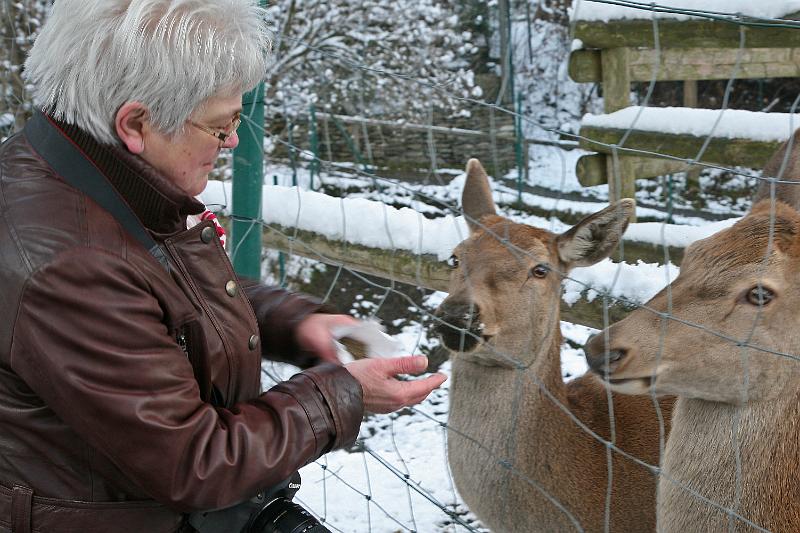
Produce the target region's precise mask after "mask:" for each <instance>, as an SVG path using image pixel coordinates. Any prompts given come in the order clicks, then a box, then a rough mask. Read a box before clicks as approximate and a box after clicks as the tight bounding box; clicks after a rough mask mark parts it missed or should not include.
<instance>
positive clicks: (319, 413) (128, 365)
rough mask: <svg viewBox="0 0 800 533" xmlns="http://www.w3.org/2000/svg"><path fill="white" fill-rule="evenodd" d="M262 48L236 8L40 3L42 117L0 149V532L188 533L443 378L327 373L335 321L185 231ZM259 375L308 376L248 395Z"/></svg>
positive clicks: (179, 2) (238, 1) (372, 366)
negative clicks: (46, 11) (196, 522)
mask: <svg viewBox="0 0 800 533" xmlns="http://www.w3.org/2000/svg"><path fill="white" fill-rule="evenodd" d="M268 45H269V42H268V34H267V31H266V29H265V26H264V12H263V11H262V10H260V9H259V8H258V7H256V6H255V5H254V0H57V1H56V2H55V4H54V7H53V10H52V13H51V15H50V18H49V19H48V21H47V23H46V24H45V25H44V27H43V28H42V31H41V34H40V36H39V37H38V39H37V41H36V43H35V45H34V47H33V49H32V51H31V54H30V57H29V58H28V60H27V62H26V64H25V76H26V79H27V81H28V82H29V83H30V84H31V85H32V86H33V87H34V95H35V98H36V101H37V104H38V105H39V106H40V108H41V109H42V110H43V112H44V113H43V114H37V115H36V116H35V117H34V119H32V120H31V121H30V122H29V124H28V126H26V129H25V131H24V132H22V133H20V134H18V135H16V136H14V137H12V138H11V139H9V140H8V141H7V142H6V143H5V144H4V145H2V147H0V191H1V192H0V256H2V268H0V294H2V302H3V306H2V312H0V313H1V315H0V316H2V319H0V532H3V531H5V532H8V531H14V532H15V533H27V532H30V531H32V530H36V531H43V532H58V531H70V532H74V531H92V532H95V531H97V532H100V531H103V532H106V531H109V532H110V531H114V532H137V533H140V532H148V533H152V532H167V531H188V530H190V529H189V526H188V525H187V524H186V518H185V514H184V513H188V512H191V511H195V510H200V509H216V508H223V507H226V506H230V505H234V504H236V503H238V502H240V501H242V500H246V499H247V498H249V497H250V496H252V495H254V494H255V493H256V492H258V491H259V490H260V489H263V488H268V487H270V486H272V485H274V484H277V483H278V482H280V481H282V480H284V479H285V478H287V477H288V476H290V475H291V474H292V473H293V472H294V471H296V470H297V469H298V468H299V467H301V466H303V465H305V464H307V463H309V462H311V461H313V460H315V459H316V458H318V457H319V456H320V455H322V454H324V453H326V452H328V451H330V450H334V449H337V448H342V447H346V446H349V445H351V444H352V443H353V442H354V440H355V438H356V435H357V433H358V427H359V424H360V421H361V418H362V415H363V412H364V410H365V409H368V410H372V411H377V412H389V411H392V410H394V409H398V408H400V407H402V406H405V405H410V404H412V403H416V402H418V401H421V400H422V399H423V398H424V397H425V396H427V394H428V393H429V392H430V391H431V390H432V389H433V388H435V387H437V386H438V385H439V384H441V382H442V381H443V380H444V377H443V376H440V375H435V376H430V377H428V378H426V379H423V380H419V381H413V382H401V381H398V380H396V379H395V376H396V375H397V374H398V373H419V372H421V371H423V369H424V368H425V366H426V360H425V358H424V357H406V358H396V359H388V360H364V361H359V362H356V363H352V364H350V365H347V366H344V367H343V366H341V365H339V364H338V362H337V361H336V355H335V350H334V349H333V343H332V339H331V335H330V331H329V330H330V328H331V326H333V325H337V324H350V323H351V322H353V319H352V318H349V317H346V316H343V315H333V314H326V313H325V312H324V311H323V309H322V307H321V305H320V303H319V302H317V301H315V300H313V299H311V298H307V297H303V296H300V295H295V294H290V293H287V292H285V291H283V290H281V289H277V288H270V287H266V286H263V285H261V284H259V283H255V282H252V283H246V282H244V281H243V280H239V279H237V277H236V275H235V274H234V272H233V270H232V268H231V265H230V263H229V262H228V258H227V256H226V255H225V253H224V251H223V249H222V247H221V245H220V242H219V239H218V237H217V234H216V232H215V231H214V230H213V226H212V223H211V222H209V221H206V222H203V223H200V224H198V225H196V226H194V227H192V228H191V229H188V230H187V229H186V219H187V216H189V215H195V214H197V213H199V212H201V211H202V210H203V206H202V204H200V203H199V202H197V201H196V200H195V199H194V196H195V195H197V194H198V193H199V192H201V191H202V190H203V189H204V187H205V186H206V182H207V177H208V172H209V171H210V170H211V169H212V167H213V165H214V163H215V161H216V160H217V156H218V155H219V151H220V149H222V148H233V147H235V146H236V144H237V142H238V137H237V134H236V127H237V125H238V124H239V113H240V111H241V100H242V93H243V92H245V91H248V90H250V89H251V88H252V87H254V86H255V84H256V83H257V82H258V81H259V80H260V78H261V77H262V76H263V74H264V72H265V68H266V64H265V63H266V61H267V49H268ZM89 175H91V176H95V177H99V178H100V181H104V182H105V183H106V185H104V186H103V187H105V188H106V190H112V191H114V194H112V195H111V196H114V195H118V197H119V198H122V199H123V200H124V202H119V201H118V199H117V205H123V206H126V207H125V209H127V212H128V213H129V214H130V213H132V214H133V215H134V216H133V217H129V219H130V220H133V221H134V222H131V221H130V220H128V221H127V222H123V221H122V218H124V217H122V216H120V215H119V214H118V213H115V211H114V209H113V208H112V209H110V210H109V208H108V205H106V203H105V200H103V199H102V198H99V197H100V196H102V194H99V195H98V194H97V190H95V185H91V186H88V187H87V186H85V185H84V187H85V188H81V187H80V186H77V187H76V185H75V183H74V180H78V181H81V180H84V179H85V178H87V176H89ZM88 181H90V180H88ZM98 183H99V182H98ZM108 184H110V189H109V188H108V187H107V185H108ZM103 187H100V186H99V185H97V188H99V189H103ZM112 204H113V202H112ZM123 210H124V209H123ZM137 224H138V226H137ZM137 227H138V228H143V229H144V231H141V232H138V231H137ZM148 240H149V241H152V243H154V244H153V246H152V247H150V246H149V245H148V244H147V242H149V241H148ZM261 357H270V358H280V359H282V360H288V361H293V362H295V363H297V364H299V365H301V366H304V367H307V369H306V370H305V371H303V372H302V373H300V374H298V375H296V376H294V377H293V378H292V379H290V380H289V381H286V382H283V383H280V384H278V385H277V386H275V387H273V388H272V389H271V390H269V391H267V392H263V393H262V392H261V390H260V379H259V378H260V361H261ZM9 527H10V529H9Z"/></svg>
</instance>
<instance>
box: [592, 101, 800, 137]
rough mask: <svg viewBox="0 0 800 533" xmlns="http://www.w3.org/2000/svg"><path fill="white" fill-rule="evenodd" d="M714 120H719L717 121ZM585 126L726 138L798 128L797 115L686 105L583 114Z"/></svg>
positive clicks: (782, 134) (788, 133)
mask: <svg viewBox="0 0 800 533" xmlns="http://www.w3.org/2000/svg"><path fill="white" fill-rule="evenodd" d="M717 121H719V123H718V124H717ZM582 123H583V125H585V126H595V127H602V128H618V129H628V128H635V129H637V130H644V131H654V132H660V133H669V134H676V135H694V136H697V137H704V136H708V135H711V134H712V133H713V135H714V136H715V137H723V138H727V139H753V140H756V141H785V140H786V139H788V138H789V137H790V136H791V134H792V132H793V131H794V130H795V129H797V128H798V127H800V115H799V114H791V113H759V112H756V111H742V110H738V109H725V110H718V109H692V108H688V107H639V106H631V107H626V108H624V109H620V110H619V111H615V112H614V113H609V114H603V115H593V114H586V115H584V117H583V121H582Z"/></svg>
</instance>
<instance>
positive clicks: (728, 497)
mask: <svg viewBox="0 0 800 533" xmlns="http://www.w3.org/2000/svg"><path fill="white" fill-rule="evenodd" d="M798 135H800V134H799V133H795V135H794V138H793V139H792V141H791V142H792V144H791V145H790V144H789V143H788V142H787V143H785V144H784V145H783V146H782V148H781V149H780V150H779V151H778V152H777V153H776V154H775V155H773V157H772V158H771V159H770V161H769V162H768V163H767V165H766V166H765V168H764V175H766V176H780V175H782V174H785V176H786V177H784V178H782V180H781V183H777V184H776V185H775V186H774V200H775V201H774V202H773V201H771V200H772V199H773V198H772V196H773V193H772V192H771V190H770V189H771V188H773V185H772V184H771V183H770V182H769V180H764V181H762V182H761V185H760V186H759V188H758V192H757V194H756V195H755V198H754V201H753V205H752V207H751V209H750V211H749V212H748V213H747V214H746V216H744V217H743V218H742V219H740V220H739V221H737V222H736V223H735V224H734V225H733V226H731V227H729V228H727V229H724V230H722V231H719V232H717V233H715V234H714V235H712V236H710V237H708V238H706V239H703V240H700V241H696V242H694V243H692V244H691V245H690V246H689V247H688V248H687V249H686V251H685V253H684V259H683V261H682V264H681V267H680V273H679V275H678V276H677V278H676V279H675V280H674V281H673V282H672V284H671V285H669V286H667V287H666V288H665V289H664V290H662V291H661V292H659V293H658V294H656V296H654V297H653V298H652V299H651V300H650V301H649V302H647V304H645V306H643V307H641V308H639V309H636V310H634V311H633V312H631V313H630V314H629V315H627V316H626V317H625V318H624V319H623V320H621V321H619V322H617V323H615V324H613V325H611V326H610V327H609V328H608V329H607V330H606V331H604V332H603V334H602V335H598V336H596V337H593V338H591V339H590V340H589V341H588V342H587V344H586V346H585V353H586V357H587V360H588V363H589V366H590V367H591V369H592V370H593V371H594V372H595V373H596V374H597V375H598V376H600V377H602V379H604V380H606V381H607V383H608V386H609V387H610V389H611V390H613V391H615V392H619V393H624V394H648V395H652V394H665V395H674V396H677V400H676V403H675V407H674V411H673V418H672V430H671V433H670V438H669V440H668V441H667V443H666V448H665V450H664V456H663V464H662V473H661V476H660V478H659V490H658V502H657V518H658V529H659V531H664V532H667V533H668V532H686V531H736V532H741V531H773V532H779V531H780V532H784V531H798V528H800V483H799V482H798V479H797V472H798V466H799V465H800V358H798V357H797V355H794V354H797V353H799V352H800V350H798V347H800V314H798V312H797V309H798V306H800V211H799V210H800V189H798V187H799V186H800V183H796V182H797V181H798V180H800V163H799V161H800V158H799V157H798V156H799V155H800V154H798V151H800V137H798ZM784 169H785V170H786V172H783V171H784ZM784 182H786V183H784Z"/></svg>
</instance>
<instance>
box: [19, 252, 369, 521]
mask: <svg viewBox="0 0 800 533" xmlns="http://www.w3.org/2000/svg"><path fill="white" fill-rule="evenodd" d="M163 319H164V315H163V310H162V307H161V306H160V304H159V302H158V301H157V298H155V297H154V295H153V293H152V292H151V291H150V287H149V285H148V283H147V280H146V279H144V278H143V277H142V276H141V274H139V272H138V271H137V270H135V268H134V267H132V266H131V265H130V264H129V263H128V262H126V261H123V260H122V259H120V258H119V257H113V256H110V255H107V254H105V253H101V252H97V251H93V252H91V251H90V252H87V251H86V250H78V251H73V252H70V255H67V256H62V257H60V258H59V259H58V260H57V261H56V262H54V263H51V264H50V265H49V266H47V267H45V268H43V269H42V270H40V271H38V272H35V273H34V274H33V275H32V276H31V277H30V279H29V281H28V283H27V285H26V287H25V289H24V293H23V295H22V298H21V300H20V305H19V309H18V312H17V318H16V321H15V325H14V341H13V346H12V350H11V359H10V363H11V367H12V369H13V370H14V371H15V372H16V373H17V374H18V375H19V376H20V377H21V378H22V379H24V380H25V382H26V383H27V384H28V386H29V387H30V388H31V389H32V390H33V391H34V392H35V393H36V394H37V395H38V396H39V397H41V398H42V400H43V401H44V402H45V403H46V404H47V406H48V407H49V408H51V409H52V410H53V411H54V412H55V413H56V414H57V415H58V417H60V418H61V420H63V421H64V423H66V424H67V425H68V426H70V428H71V429H72V430H73V431H75V432H76V433H77V434H78V435H80V436H81V437H82V438H83V439H84V440H85V441H87V442H88V443H89V444H90V445H91V446H92V447H94V448H96V449H97V450H99V451H100V452H101V453H102V454H104V455H105V456H106V457H108V458H109V459H110V461H111V462H112V463H113V464H114V465H115V466H116V467H117V468H118V469H119V470H121V471H122V472H123V473H124V474H125V476H126V477H128V478H129V479H131V480H132V481H133V482H134V483H135V484H137V485H138V486H139V487H140V488H141V489H142V490H143V491H144V492H145V493H147V494H150V495H151V496H152V497H153V498H154V499H156V500H158V501H160V502H161V503H164V504H166V505H168V506H170V507H172V508H174V509H176V510H177V511H181V512H188V511H193V510H199V509H212V508H220V507H226V506H229V505H232V504H234V503H237V502H239V501H241V500H243V499H245V498H247V497H250V496H252V495H253V494H255V493H256V492H257V491H258V490H259V489H260V488H265V487H270V486H273V485H275V484H277V483H279V482H280V481H282V480H284V479H286V478H287V477H289V476H290V475H291V474H292V473H293V472H294V471H296V470H297V469H298V468H300V467H302V466H304V465H306V464H308V463H310V462H312V461H313V460H315V459H316V458H318V457H319V456H320V455H321V454H323V453H325V452H326V451H329V450H332V449H336V448H341V447H346V446H349V445H351V444H352V443H353V442H354V441H355V438H356V436H357V433H358V428H359V424H360V421H361V417H362V416H363V402H362V391H361V387H360V385H359V383H358V382H357V381H356V380H355V379H354V378H353V377H352V376H351V375H350V374H349V373H348V372H347V371H346V370H344V369H343V368H341V367H338V366H335V365H322V366H319V367H315V368H314V369H312V370H309V371H307V372H304V373H301V374H298V375H296V376H294V377H293V378H292V379H290V380H289V381H286V382H282V383H279V384H278V385H276V386H275V387H273V388H272V389H270V390H269V391H267V392H265V393H263V394H261V395H260V396H258V397H256V398H253V399H252V400H249V401H244V402H241V403H238V404H235V405H233V406H232V407H231V408H230V409H224V408H216V407H214V406H212V405H211V404H208V403H204V402H202V401H201V400H200V394H199V389H198V385H197V382H196V381H195V379H194V375H193V372H192V368H191V365H190V364H189V362H188V361H187V358H186V357H185V355H184V354H183V352H182V351H181V349H180V347H179V346H178V345H177V343H176V342H175V340H174V339H173V338H172V336H171V335H170V332H169V331H168V330H167V327H166V326H165V325H164V322H163Z"/></svg>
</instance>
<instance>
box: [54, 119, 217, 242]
mask: <svg viewBox="0 0 800 533" xmlns="http://www.w3.org/2000/svg"><path fill="white" fill-rule="evenodd" d="M56 124H57V125H58V127H59V128H60V129H61V131H62V132H64V134H65V135H66V136H67V137H69V138H70V139H72V141H73V142H74V143H75V144H77V145H78V146H79V147H80V148H81V150H82V151H83V153H84V154H85V155H86V156H87V157H88V158H89V159H90V160H91V161H92V162H93V163H94V164H95V165H97V167H98V168H99V169H100V171H101V172H102V173H103V175H105V177H106V178H107V179H108V181H109V182H110V183H111V185H113V186H114V188H115V189H117V191H118V192H119V193H120V195H121V196H122V197H123V198H124V199H125V201H126V202H127V203H128V205H130V207H131V209H133V212H134V213H136V216H137V217H139V220H141V221H142V224H144V226H145V227H146V228H147V229H149V230H150V231H152V232H153V233H156V234H159V235H161V236H166V235H171V234H173V233H177V232H178V231H182V230H184V229H186V217H187V215H196V214H199V213H202V212H203V209H204V206H203V204H202V203H201V202H199V201H198V200H196V199H195V198H193V197H192V196H190V195H188V194H186V193H185V192H184V191H183V190H182V189H180V188H179V187H178V186H177V185H175V184H174V183H173V182H171V181H170V180H169V179H167V178H166V177H164V176H163V175H162V174H161V173H159V172H158V171H157V170H156V169H155V168H153V166H152V165H150V164H149V163H147V162H146V161H145V160H144V159H142V158H141V157H139V156H137V155H134V154H132V153H130V152H128V151H127V150H126V149H125V148H124V147H119V146H112V145H108V144H101V143H99V142H97V140H95V139H94V138H93V137H92V136H91V135H89V134H88V133H86V132H85V131H83V130H81V129H80V128H78V127H77V126H74V125H70V124H64V123H63V122H56Z"/></svg>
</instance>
